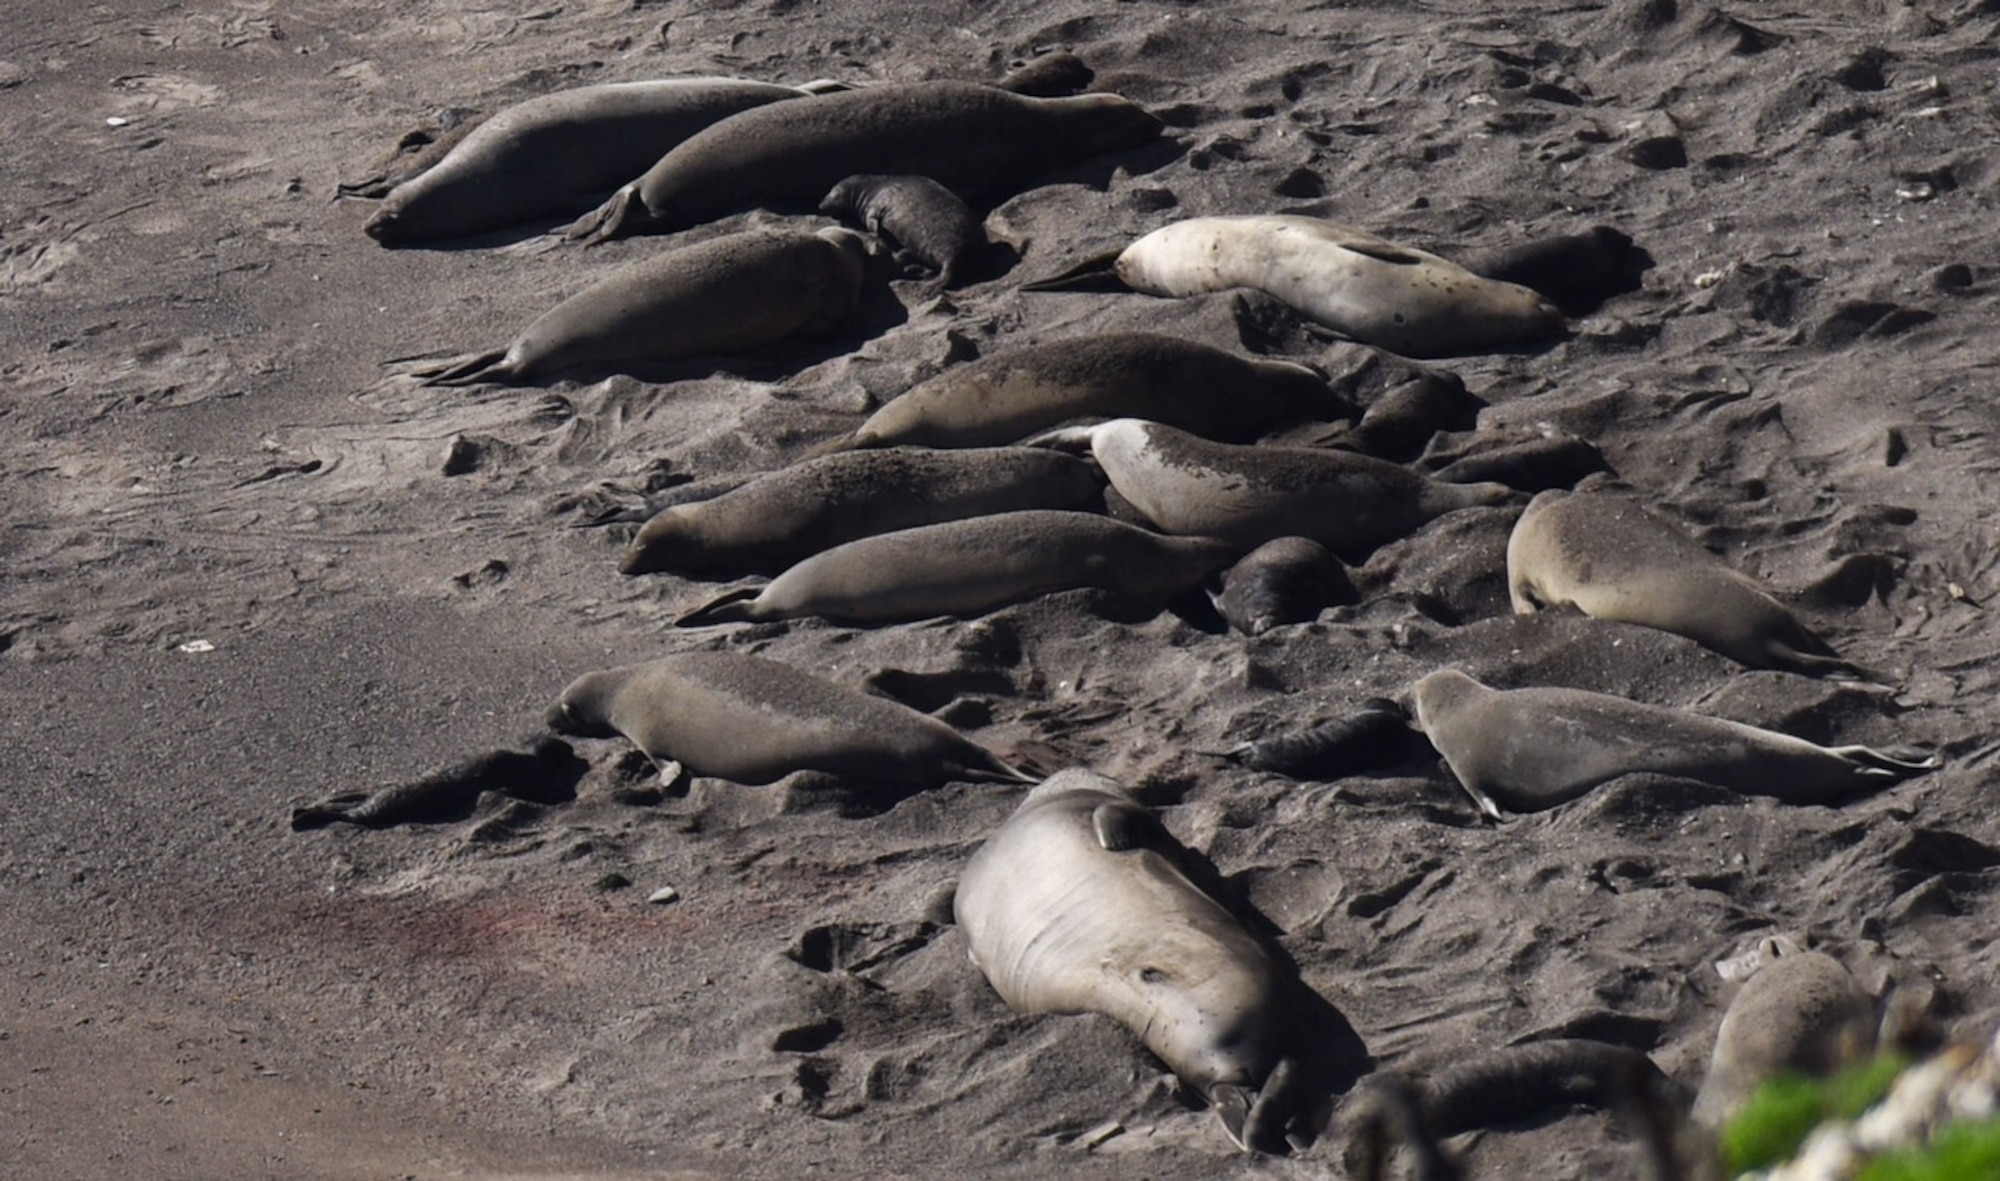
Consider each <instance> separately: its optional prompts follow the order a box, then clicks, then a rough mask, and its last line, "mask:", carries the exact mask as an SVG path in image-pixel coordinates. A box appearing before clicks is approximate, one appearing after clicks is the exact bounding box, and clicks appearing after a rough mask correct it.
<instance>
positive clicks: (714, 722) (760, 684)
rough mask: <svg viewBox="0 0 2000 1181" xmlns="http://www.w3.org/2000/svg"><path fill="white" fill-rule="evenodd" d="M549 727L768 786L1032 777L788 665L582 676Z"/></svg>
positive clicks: (680, 667)
mask: <svg viewBox="0 0 2000 1181" xmlns="http://www.w3.org/2000/svg"><path fill="white" fill-rule="evenodd" d="M547 720H548V725H549V728H550V729H552V730H554V731H555V732H556V733H558V734H568V735H573V736H576V737H580V738H615V737H618V736H621V735H622V736H623V737H625V738H626V739H628V740H630V741H631V742H632V744H633V745H635V746H637V747H638V748H639V749H640V750H641V751H643V752H644V753H645V754H646V756H647V757H648V758H650V759H652V760H653V761H654V762H658V763H667V762H678V763H679V764H681V766H683V767H684V768H686V769H687V771H688V772H689V773H690V774H693V775H710V776H714V777H716V778H719V779H728V780H733V781H735V782H737V783H745V784H765V783H772V782H775V781H776V780H778V779H782V778H783V777H785V776H786V775H790V774H792V773H793V772H795V771H823V772H826V773H828V774H832V775H841V776H853V777H857V778H863V779H871V780H878V781H884V782H890V783H897V784H907V785H910V786H913V787H918V788H926V787H935V786H937V785H938V784H940V783H945V782H948V781H950V780H954V779H962V780H973V781H993V782H1010V783H1033V782H1035V777H1034V776H1032V775H1029V774H1028V773H1027V772H1025V771H1022V770H1020V769H1018V768H1015V767H1012V766H1009V765H1008V764H1007V763H1006V762H1004V761H1002V760H1001V759H1000V757H999V756H998V755H995V754H994V753H993V752H991V751H989V750H987V749H986V748H985V747H983V746H980V745H979V744H978V743H976V742H973V741H972V740H971V739H969V738H967V737H966V736H965V735H963V734H960V733H959V732H958V731H956V730H954V729H952V728H951V727H950V726H947V725H945V724H944V723H943V722H940V721H938V720H937V719H936V718H933V717H930V716H929V715H927V714H920V713H918V712H917V711H916V710H913V709H911V708H909V707H908V706H904V705H898V704H896V703H895V702H893V701H888V700H885V699H883V698H880V697H875V696H872V695H870V694H867V693H863V692H861V691H859V690H856V689H848V688H845V687H843V686H840V685H836V684H834V683H833V682H831V681H826V680H822V679H821V678H819V677H816V676H813V675H811V674H810V673H805V672H801V671H800V670H798V669H795V668H793V667H791V666H790V665H785V664H780V663H778V662H777V661H775V660H766V659H765V658H763V657H761V656H747V655H743V654H741V653H736V652H690V653H683V654H680V655H677V656H665V657H661V658H660V659H658V660H653V661H649V662H647V663H645V664H634V665H628V666H625V667H622V668H613V669H604V670H601V671H598V672H593V673H586V674H584V675H583V676H581V677H578V678H577V679H576V680H575V681H573V682H571V683H570V685H569V687H568V688H566V689H564V690H563V692H562V696H561V697H560V698H558V699H557V700H556V703H555V704H554V705H552V706H550V707H549V713H548V719H547Z"/></svg>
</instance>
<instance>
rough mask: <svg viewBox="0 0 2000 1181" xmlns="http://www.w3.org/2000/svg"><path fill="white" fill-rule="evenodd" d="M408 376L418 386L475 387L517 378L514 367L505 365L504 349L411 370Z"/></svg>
mask: <svg viewBox="0 0 2000 1181" xmlns="http://www.w3.org/2000/svg"><path fill="white" fill-rule="evenodd" d="M410 376H411V377H414V378H417V379H418V382H417V384H419V385H427V386H441V385H477V384H478V383H480V382H482V381H504V380H506V379H507V378H509V377H513V376H518V375H517V374H516V373H515V371H514V367H513V366H511V365H509V364H508V363H507V350H506V349H488V350H487V351H486V352H483V353H474V354H473V355H471V356H470V357H467V358H465V359H464V360H462V361H453V362H450V363H448V364H445V365H434V366H431V367H430V368H427V369H412V370H411V371H410Z"/></svg>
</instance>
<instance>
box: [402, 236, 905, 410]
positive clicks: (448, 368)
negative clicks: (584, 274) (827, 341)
mask: <svg viewBox="0 0 2000 1181" xmlns="http://www.w3.org/2000/svg"><path fill="white" fill-rule="evenodd" d="M866 263H867V246H866V243H865V242H864V241H863V239H862V238H861V236H860V235H859V234H856V233H855V232H854V231H852V230H847V229H824V230H819V231H817V232H814V233H807V232H801V231H797V230H749V231H745V232H743V233H739V234H724V235H722V236H721V237H717V238H711V239H709V240H707V241H705V242H699V243H696V244H695V245H693V246H684V247H681V248H680V249H678V250H669V251H667V252H665V253H664V254H660V255H657V256H655V257H653V258H648V259H644V260H642V261H640V262H636V263H633V264H632V265H630V266H627V267H624V268H622V269H620V270H618V271H617V272H615V273H613V274H612V275H610V276H609V277H608V278H605V279H604V280H602V281H600V282H598V283H595V284H592V285H591V286H589V287H587V288H585V289H584V290H582V291H581V292H578V293H577V294H576V295H573V296H571V297H570V298H568V299H566V300H564V301H563V302H561V303H559V304H557V305H556V306H555V307H554V308H552V309H550V310H549V311H547V312H545V313H543V314H542V316H541V317H540V318H539V319H537V320H536V321H535V322H534V323H532V324H530V325H528V327H527V330H526V331H524V332H522V333H521V335H519V336H517V337H515V338H514V341H513V343H512V344H510V345H508V346H507V347H506V348H505V349H494V350H492V351H490V352H485V353H479V354H477V355H474V356H471V357H468V358H465V359H462V360H458V361H454V362H451V363H449V364H446V365H441V366H437V367H434V368H429V369H420V370H417V371H416V372H415V374H414V376H417V377H421V378H423V379H424V384H425V385H471V384H473V383H475V382H482V381H491V382H500V383H504V384H508V385H526V384H531V383H534V382H539V381H544V380H547V379H549V378H552V377H555V376H558V375H560V374H563V373H568V372H572V371H576V370H597V371H610V372H627V373H629V372H632V371H634V370H635V369H637V370H644V369H646V368H647V367H649V366H655V365H659V364H662V363H664V362H668V361H676V360H681V359H684V358H687V357H699V356H707V355H710V354H726V353H746V352H751V351H754V350H756V349H759V348H763V347H764V346H766V345H771V344H776V343H777V342H779V341H781V340H784V339H786V338H787V337H791V336H796V335H801V334H806V335H810V334H814V333H825V332H829V331H831V330H832V329H833V328H834V327H835V326H836V325H838V324H839V323H840V322H841V321H842V320H845V319H846V318H847V316H848V314H849V313H850V312H852V311H853V310H854V306H855V304H856V303H857V302H858V301H859V300H860V298H861V283H862V279H863V277H864V274H865V269H866Z"/></svg>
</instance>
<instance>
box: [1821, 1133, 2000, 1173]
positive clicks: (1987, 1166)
mask: <svg viewBox="0 0 2000 1181" xmlns="http://www.w3.org/2000/svg"><path fill="white" fill-rule="evenodd" d="M1996 1177H2000V1119H1988V1120H1979V1121H1976V1122H1969V1123H1966V1122H1961V1123H1955V1124H1949V1125H1947V1126H1946V1127H1945V1129H1944V1130H1943V1131H1942V1132H1939V1133H1938V1134H1937V1138H1936V1139H1934V1140H1932V1141H1931V1142H1930V1143H1929V1144H1925V1145H1921V1146H1918V1147H1912V1148H1902V1149H1898V1150H1896V1151H1895V1152H1891V1153H1886V1154H1884V1155H1882V1156H1878V1157H1876V1158H1875V1159H1874V1160H1872V1161H1870V1162H1868V1167H1867V1168H1864V1169H1862V1170H1861V1175H1860V1176H1859V1177H1858V1178H1856V1181H1992V1179H1993V1178H1996Z"/></svg>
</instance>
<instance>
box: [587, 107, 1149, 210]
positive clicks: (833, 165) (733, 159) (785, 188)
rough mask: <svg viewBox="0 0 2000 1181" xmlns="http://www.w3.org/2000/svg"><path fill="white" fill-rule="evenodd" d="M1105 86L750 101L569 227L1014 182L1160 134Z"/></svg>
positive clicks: (1000, 188)
mask: <svg viewBox="0 0 2000 1181" xmlns="http://www.w3.org/2000/svg"><path fill="white" fill-rule="evenodd" d="M1160 128H1161V123H1160V121H1159V120H1158V119H1156V118H1154V117H1153V116H1152V115H1150V114H1147V113H1146V110H1145V108H1143V107H1141V106H1139V105H1138V104H1137V103H1134V102H1132V101H1130V100H1128V99H1124V98H1120V97H1119V96H1117V95H1115V94H1082V95H1076V96H1074V97H1070V98H1031V97H1028V96H1026V95H1020V94H1014V93H1012V92H1010V91H1006V90H1002V89H1000V88H999V87H996V86H982V85H980V84H978V83H973V82H944V81H939V82H906V83H892V84H888V85H883V86H869V87H864V88H862V89H859V90H849V91H845V92H842V93H840V94H829V95H825V96H823V97H819V98H815V99H814V100H813V101H812V102H811V103H809V104H799V105H798V106H797V107H796V109H793V110H788V111H779V110H778V109H777V108H776V107H775V106H773V107H770V108H764V109H757V108H753V109H751V110H748V111H744V112H742V113H741V114H737V115H732V116H730V117H729V118H727V119H724V120H722V121H721V122H719V123H716V124H715V125H713V126H711V127H708V128H706V129H705V130H702V131H700V132H697V133H696V134H695V135H693V136H691V137H690V138H689V139H687V140H686V141H685V142H684V143H682V144H680V145H679V146H677V147H675V148H673V149H672V150H671V151H669V152H667V154H666V155H664V156H662V157H660V159H659V161H658V162H657V163H655V164H654V165H653V166H652V167H651V168H649V169H647V170H646V173H645V174H644V175H643V176H641V177H640V178H639V179H638V180H635V181H632V182H631V183H629V184H627V185H626V186H625V187H623V188H621V189H619V190H618V191H617V193H615V194H614V195H613V196H612V198H611V199H610V200H609V201H607V202H605V204H604V205H603V206H601V207H600V208H598V209H597V210H596V211H595V212H592V213H589V214H586V215H585V216H584V217H582V218H581V219H579V220H578V221H577V222H576V223H575V224H574V225H572V226H571V227H570V229H569V236H570V237H571V238H572V239H579V240H581V241H583V242H584V243H585V244H591V243H596V242H603V241H606V240H609V239H611V238H617V237H622V236H623V235H625V234H629V233H633V232H637V231H639V230H649V231H652V232H664V231H667V230H675V229H682V228H685V227H687V226H692V225H698V224H700V223H702V222H705V221H712V220H714V219H715V218H718V217H721V216H723V215H724V214H727V213H734V212H735V211H737V210H739V209H742V208H745V207H746V206H751V205H768V204H796V205H808V204H810V203H812V202H816V201H818V200H819V199H820V198H821V197H823V196H824V195H825V194H826V192H827V190H828V189H830V188H832V187H833V186H834V184H835V183H837V182H838V181H840V180H841V179H842V178H844V177H849V176H855V175H860V174H869V173H877V174H884V175H904V174H914V175H919V176H928V177H930V178H931V179H932V180H934V181H937V182H938V183H939V184H941V185H944V186H945V187H947V188H949V189H951V190H952V191H953V192H957V193H963V194H966V195H967V196H981V195H989V194H990V195H999V194H1007V193H1012V192H1015V191H1018V190H1019V189H1020V188H1022V187H1024V186H1025V184H1026V182H1027V181H1029V180H1032V179H1033V178H1035V177H1037V176H1041V175H1043V174H1045V173H1049V172H1054V171H1056V170H1057V169H1060V168H1066V167H1068V166H1070V165H1072V164H1077V163H1081V162H1082V161H1084V160H1088V159H1089V158H1091V157H1092V156H1097V155H1101V154H1103V153H1105V152H1114V151H1119V150H1122V149H1125V148H1135V147H1138V146H1140V145H1141V144H1145V143H1149V142H1151V141H1152V140H1154V139H1156V138H1157V137H1158V136H1159V134H1160Z"/></svg>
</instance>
